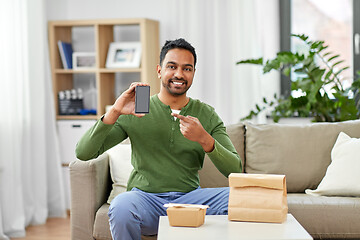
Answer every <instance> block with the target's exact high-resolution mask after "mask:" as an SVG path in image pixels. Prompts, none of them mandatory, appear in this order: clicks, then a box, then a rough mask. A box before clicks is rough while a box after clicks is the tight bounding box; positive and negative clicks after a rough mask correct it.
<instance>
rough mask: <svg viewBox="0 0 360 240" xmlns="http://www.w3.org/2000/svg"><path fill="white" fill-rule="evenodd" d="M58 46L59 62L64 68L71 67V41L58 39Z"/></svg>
mask: <svg viewBox="0 0 360 240" xmlns="http://www.w3.org/2000/svg"><path fill="white" fill-rule="evenodd" d="M58 47H59V52H60V57H61V62H62V64H63V67H64V69H72V54H73V49H72V46H71V43H68V42H63V41H61V40H59V41H58Z"/></svg>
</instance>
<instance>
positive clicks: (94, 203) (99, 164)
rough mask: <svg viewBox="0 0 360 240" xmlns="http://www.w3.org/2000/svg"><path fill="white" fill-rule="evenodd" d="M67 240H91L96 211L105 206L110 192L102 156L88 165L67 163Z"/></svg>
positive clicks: (86, 162) (104, 160)
mask: <svg viewBox="0 0 360 240" xmlns="http://www.w3.org/2000/svg"><path fill="white" fill-rule="evenodd" d="M69 168H70V186H71V210H70V218H71V239H76V240H85V239H87V240H88V239H93V228H94V221H95V215H96V212H97V210H98V209H99V208H100V207H101V206H102V205H103V204H104V203H105V202H106V200H107V197H108V196H109V191H110V188H111V181H110V180H111V179H110V172H109V171H110V168H109V158H108V155H107V154H106V153H104V154H102V155H100V156H99V157H98V158H96V159H94V160H89V161H80V160H76V161H73V162H71V163H70V165H69Z"/></svg>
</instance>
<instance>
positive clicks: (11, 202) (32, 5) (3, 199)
mask: <svg viewBox="0 0 360 240" xmlns="http://www.w3.org/2000/svg"><path fill="white" fill-rule="evenodd" d="M44 4H45V3H44V1H43V0H31V1H27V0H11V1H7V0H1V2H0V32H1V38H0V73H1V77H0V79H1V85H0V86H1V94H0V113H1V117H0V239H8V237H22V236H24V235H25V227H26V226H28V225H30V224H31V225H36V224H43V223H45V222H46V219H47V218H48V217H60V216H62V217H64V216H65V213H66V210H65V203H64V196H63V184H62V182H63V181H62V176H61V163H60V157H59V150H58V143H57V137H56V128H55V126H56V125H55V117H54V116H55V115H54V108H53V106H54V105H53V98H52V94H51V93H52V90H51V76H50V71H49V57H48V46H47V31H46V29H47V23H46V18H45V8H44Z"/></svg>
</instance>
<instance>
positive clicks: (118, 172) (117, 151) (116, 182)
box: [106, 140, 133, 204]
mask: <svg viewBox="0 0 360 240" xmlns="http://www.w3.org/2000/svg"><path fill="white" fill-rule="evenodd" d="M106 153H107V154H108V156H109V165H110V176H111V180H112V182H113V184H112V190H111V192H110V196H109V198H108V201H107V203H109V204H110V203H111V201H112V200H113V199H114V198H115V197H116V196H117V195H118V194H120V193H123V192H126V188H127V182H128V179H129V177H130V173H131V171H132V170H133V166H132V165H131V145H130V143H129V142H128V141H127V140H125V142H124V143H121V144H117V145H116V146H114V147H112V148H110V149H109V150H107V151H106Z"/></svg>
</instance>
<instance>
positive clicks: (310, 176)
mask: <svg viewBox="0 0 360 240" xmlns="http://www.w3.org/2000/svg"><path fill="white" fill-rule="evenodd" d="M245 125H246V138H245V159H246V160H245V172H247V173H272V174H285V175H286V179H287V189H288V192H302V193H303V192H304V191H305V189H307V188H310V189H315V188H316V187H317V186H318V184H319V183H320V181H321V180H322V178H323V177H324V175H325V172H326V169H327V167H328V166H329V164H330V161H331V158H330V153H331V149H332V147H333V146H334V143H335V141H336V138H337V136H338V135H339V133H340V132H341V131H342V132H345V133H346V134H348V135H349V136H350V137H360V120H353V121H345V122H339V123H311V124H304V125H289V124H259V125H257V124H251V123H249V122H247V123H246V124H245Z"/></svg>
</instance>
